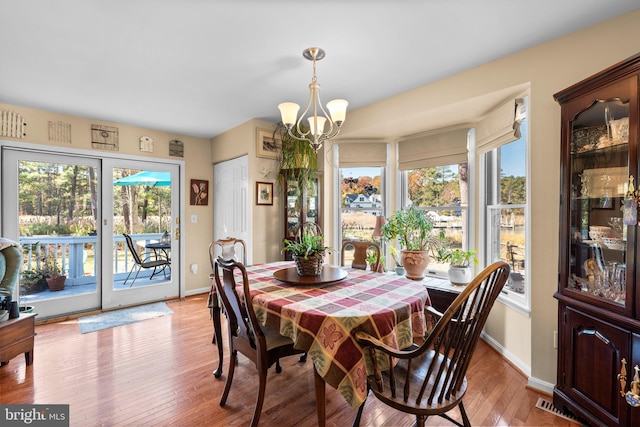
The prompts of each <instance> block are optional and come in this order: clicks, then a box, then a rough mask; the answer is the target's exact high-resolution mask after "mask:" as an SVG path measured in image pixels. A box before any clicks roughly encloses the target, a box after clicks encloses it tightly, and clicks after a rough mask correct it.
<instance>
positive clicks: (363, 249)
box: [340, 241, 380, 270]
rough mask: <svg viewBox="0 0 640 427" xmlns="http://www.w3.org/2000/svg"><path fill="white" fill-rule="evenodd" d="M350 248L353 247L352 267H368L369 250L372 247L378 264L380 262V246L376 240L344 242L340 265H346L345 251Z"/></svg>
mask: <svg viewBox="0 0 640 427" xmlns="http://www.w3.org/2000/svg"><path fill="white" fill-rule="evenodd" d="M349 248H353V261H352V263H351V268H356V269H358V270H366V269H367V251H368V250H369V249H371V250H372V251H374V254H375V257H376V263H375V265H376V266H377V265H378V264H380V246H378V244H377V243H375V242H352V241H348V242H342V250H341V251H340V265H342V266H344V265H345V251H346V250H347V249H349Z"/></svg>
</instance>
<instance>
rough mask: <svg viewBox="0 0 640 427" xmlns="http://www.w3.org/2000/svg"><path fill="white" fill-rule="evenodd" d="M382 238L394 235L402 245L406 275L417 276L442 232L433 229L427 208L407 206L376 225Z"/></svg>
mask: <svg viewBox="0 0 640 427" xmlns="http://www.w3.org/2000/svg"><path fill="white" fill-rule="evenodd" d="M380 232H381V234H382V237H383V238H384V239H385V240H388V241H389V240H393V239H397V240H398V244H399V245H400V247H401V248H402V255H401V263H402V265H403V266H404V268H405V270H406V273H407V278H409V279H413V280H421V279H423V278H424V272H425V271H426V269H427V266H428V265H429V252H435V251H437V248H438V247H439V246H441V243H442V238H441V237H440V236H441V235H442V233H440V234H436V233H434V232H433V223H432V222H431V219H430V218H429V216H428V215H427V212H426V211H424V210H422V209H418V208H416V207H415V206H410V207H409V208H408V209H402V210H397V211H396V212H395V213H394V214H393V215H391V216H390V217H389V218H388V219H387V221H386V223H385V224H384V225H383V226H382V228H381V229H380Z"/></svg>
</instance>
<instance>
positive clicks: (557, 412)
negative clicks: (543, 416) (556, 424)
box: [536, 397, 580, 424]
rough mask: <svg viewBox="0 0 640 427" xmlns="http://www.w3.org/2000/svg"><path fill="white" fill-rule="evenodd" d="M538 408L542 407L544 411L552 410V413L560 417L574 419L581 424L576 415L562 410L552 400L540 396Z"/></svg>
mask: <svg viewBox="0 0 640 427" xmlns="http://www.w3.org/2000/svg"><path fill="white" fill-rule="evenodd" d="M536 408H540V409H542V410H544V411H547V412H551V413H552V414H554V415H557V416H558V417H560V418H564V419H565V420H569V421H573V422H574V423H578V424H580V421H578V419H577V418H576V417H574V416H573V415H571V414H567V413H566V412H562V411H561V410H560V409H558V408H556V407H555V405H554V404H553V403H552V402H549V401H548V400H545V399H543V398H542V397H539V398H538V402H537V403H536Z"/></svg>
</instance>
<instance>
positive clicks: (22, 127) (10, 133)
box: [0, 110, 27, 138]
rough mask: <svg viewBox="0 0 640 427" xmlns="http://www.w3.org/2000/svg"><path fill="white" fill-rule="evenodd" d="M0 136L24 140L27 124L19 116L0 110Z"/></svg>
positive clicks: (13, 112)
mask: <svg viewBox="0 0 640 427" xmlns="http://www.w3.org/2000/svg"><path fill="white" fill-rule="evenodd" d="M0 117H1V118H2V121H0V136H7V137H9V138H24V137H26V136H27V124H26V123H25V121H24V118H23V117H22V115H21V114H18V113H16V112H15V111H10V110H0Z"/></svg>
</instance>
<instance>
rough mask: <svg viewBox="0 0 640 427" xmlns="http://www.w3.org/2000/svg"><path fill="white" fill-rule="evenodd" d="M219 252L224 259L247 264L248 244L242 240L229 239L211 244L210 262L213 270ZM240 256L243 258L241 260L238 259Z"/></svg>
mask: <svg viewBox="0 0 640 427" xmlns="http://www.w3.org/2000/svg"><path fill="white" fill-rule="evenodd" d="M238 249H239V250H238ZM218 252H219V255H220V256H221V257H222V258H224V259H233V260H236V261H240V262H241V263H243V264H245V265H246V264H247V244H246V243H245V241H244V240H242V239H236V238H235V237H227V238H226V239H218V240H216V241H214V242H211V244H209V262H211V268H212V269H213V267H214V263H215V259H216V257H217V254H218ZM238 254H240V255H241V256H242V258H241V259H238Z"/></svg>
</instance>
